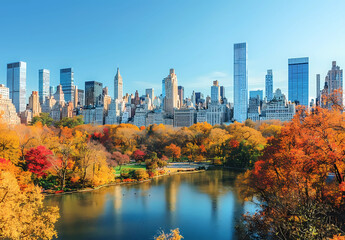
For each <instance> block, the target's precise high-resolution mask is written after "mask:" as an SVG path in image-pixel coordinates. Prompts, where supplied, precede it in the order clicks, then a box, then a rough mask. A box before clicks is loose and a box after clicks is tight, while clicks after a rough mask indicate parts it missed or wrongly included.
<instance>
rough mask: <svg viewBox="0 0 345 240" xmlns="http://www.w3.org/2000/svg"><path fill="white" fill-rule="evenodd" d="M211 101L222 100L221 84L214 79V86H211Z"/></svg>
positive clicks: (217, 101)
mask: <svg viewBox="0 0 345 240" xmlns="http://www.w3.org/2000/svg"><path fill="white" fill-rule="evenodd" d="M211 102H212V103H219V102H220V86H219V82H218V81H217V80H216V81H213V86H211Z"/></svg>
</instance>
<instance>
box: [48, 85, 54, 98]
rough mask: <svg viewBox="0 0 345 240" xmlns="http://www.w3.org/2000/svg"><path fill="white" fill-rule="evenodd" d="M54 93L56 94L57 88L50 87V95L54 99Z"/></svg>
mask: <svg viewBox="0 0 345 240" xmlns="http://www.w3.org/2000/svg"><path fill="white" fill-rule="evenodd" d="M54 93H55V87H54V86H50V87H49V95H50V96H51V97H52V96H54Z"/></svg>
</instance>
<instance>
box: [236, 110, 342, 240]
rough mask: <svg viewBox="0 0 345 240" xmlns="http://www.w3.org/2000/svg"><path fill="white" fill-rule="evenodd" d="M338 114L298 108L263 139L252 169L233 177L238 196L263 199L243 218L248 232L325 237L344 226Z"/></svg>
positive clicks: (252, 233)
mask: <svg viewBox="0 0 345 240" xmlns="http://www.w3.org/2000/svg"><path fill="white" fill-rule="evenodd" d="M344 116H345V114H344V113H342V112H341V111H339V110H334V111H329V110H327V109H321V108H318V107H317V108H314V109H312V111H310V112H309V111H305V110H304V109H298V114H296V115H295V117H294V119H293V120H292V121H291V122H289V123H287V124H286V125H285V126H284V127H283V128H282V129H281V134H279V135H278V137H276V138H274V137H271V138H269V139H268V143H267V146H266V148H265V149H264V150H263V155H262V157H260V158H259V160H258V161H257V162H256V163H255V165H254V168H253V169H252V170H249V171H247V172H246V173H245V174H244V175H241V176H240V177H239V178H238V186H239V189H240V194H241V196H242V197H244V198H252V197H256V198H257V199H258V200H259V201H261V202H262V203H264V204H262V205H261V209H260V210H259V211H258V212H257V213H256V214H254V215H246V216H245V217H244V224H245V229H246V231H247V232H248V233H250V235H252V236H253V235H254V236H260V237H261V238H264V239H267V238H269V236H274V239H327V238H331V237H333V235H337V234H342V233H343V232H344V231H345V226H344V224H343V223H344V221H345V219H344V216H345V198H344V196H345V191H344V190H345V189H344V188H343V186H344V177H343V176H344V175H343V174H344V172H345V162H344V151H345V122H344V120H343V119H344ZM332 176H335V177H334V178H332ZM328 179H330V180H328Z"/></svg>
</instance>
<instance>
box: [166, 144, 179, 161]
mask: <svg viewBox="0 0 345 240" xmlns="http://www.w3.org/2000/svg"><path fill="white" fill-rule="evenodd" d="M165 153H166V154H167V155H168V156H169V157H172V158H173V161H174V162H175V158H180V157H181V148H180V147H178V146H176V145H175V144H173V143H172V144H170V145H169V146H166V147H165Z"/></svg>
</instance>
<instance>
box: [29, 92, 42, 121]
mask: <svg viewBox="0 0 345 240" xmlns="http://www.w3.org/2000/svg"><path fill="white" fill-rule="evenodd" d="M29 109H30V110H31V111H32V116H33V117H36V116H38V115H40V113H41V105H40V102H39V94H38V92H37V91H32V94H31V96H30V97H29Z"/></svg>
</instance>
